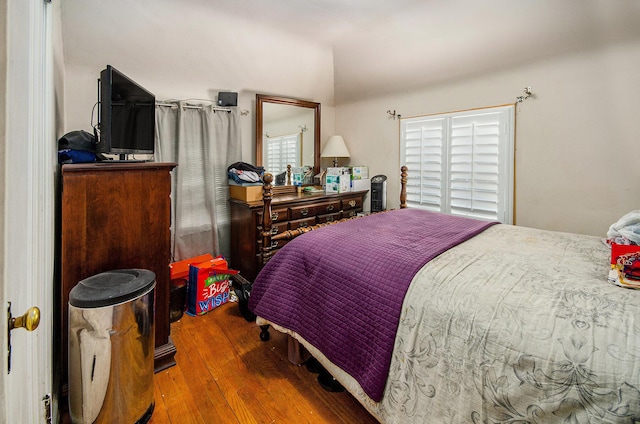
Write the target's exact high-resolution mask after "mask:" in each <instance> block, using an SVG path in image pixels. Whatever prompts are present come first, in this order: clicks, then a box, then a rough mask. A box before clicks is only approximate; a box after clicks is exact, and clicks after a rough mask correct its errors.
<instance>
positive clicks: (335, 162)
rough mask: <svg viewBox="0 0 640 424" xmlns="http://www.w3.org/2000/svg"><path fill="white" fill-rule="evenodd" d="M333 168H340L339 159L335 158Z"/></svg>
mask: <svg viewBox="0 0 640 424" xmlns="http://www.w3.org/2000/svg"><path fill="white" fill-rule="evenodd" d="M333 167H334V168H337V167H338V158H333Z"/></svg>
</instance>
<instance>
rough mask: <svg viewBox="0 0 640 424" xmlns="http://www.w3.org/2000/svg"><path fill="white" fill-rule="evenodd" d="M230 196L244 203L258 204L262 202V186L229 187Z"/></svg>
mask: <svg viewBox="0 0 640 424" xmlns="http://www.w3.org/2000/svg"><path fill="white" fill-rule="evenodd" d="M229 196H231V198H232V199H238V200H242V201H244V202H258V201H260V200H262V185H250V186H246V185H229Z"/></svg>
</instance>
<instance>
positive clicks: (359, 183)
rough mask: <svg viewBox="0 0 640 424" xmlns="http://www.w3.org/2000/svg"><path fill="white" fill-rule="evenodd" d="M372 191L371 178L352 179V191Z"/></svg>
mask: <svg viewBox="0 0 640 424" xmlns="http://www.w3.org/2000/svg"><path fill="white" fill-rule="evenodd" d="M362 190H369V191H371V180H370V179H369V178H362V179H359V180H351V191H362Z"/></svg>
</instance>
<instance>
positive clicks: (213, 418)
mask: <svg viewBox="0 0 640 424" xmlns="http://www.w3.org/2000/svg"><path fill="white" fill-rule="evenodd" d="M259 333H260V331H259V328H258V326H257V325H256V324H255V323H250V322H247V321H246V320H245V319H244V318H242V316H241V315H240V312H239V310H238V306H237V304H235V303H228V304H225V305H222V306H221V307H219V308H217V309H214V310H213V311H211V312H209V313H208V314H206V315H202V316H198V317H190V316H187V315H186V314H185V315H184V316H183V317H182V318H181V319H180V320H179V321H176V322H174V323H172V324H171V337H172V339H173V342H174V343H175V345H176V348H177V350H178V352H177V354H176V361H177V365H176V366H174V367H172V368H169V369H167V370H165V371H161V372H159V373H156V374H155V378H154V386H155V387H154V392H155V402H156V404H155V411H154V413H153V416H152V418H151V421H150V423H152V424H167V423H171V424H177V423H180V424H187V423H206V424H210V423H216V424H217V423H241V424H244V423H257V424H263V423H284V424H288V423H295V424H299V423H331V424H335V423H345V424H350V423H358V424H360V423H376V422H377V421H376V420H375V419H374V418H373V417H372V416H371V415H370V414H369V413H368V412H367V411H366V410H365V409H364V408H363V407H362V406H361V405H360V403H358V401H356V400H355V399H354V398H353V397H352V396H351V395H350V394H348V393H347V392H341V393H332V392H328V391H325V390H324V389H322V388H321V387H320V385H319V384H318V383H317V380H316V378H317V374H312V373H310V372H309V371H307V369H306V368H305V367H298V366H295V365H292V364H291V363H289V361H288V360H287V339H286V337H285V336H284V335H283V334H281V333H278V332H277V331H274V330H271V340H269V341H268V342H262V341H260V339H259V336H258V335H259Z"/></svg>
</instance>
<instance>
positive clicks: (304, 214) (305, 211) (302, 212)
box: [300, 208, 309, 216]
mask: <svg viewBox="0 0 640 424" xmlns="http://www.w3.org/2000/svg"><path fill="white" fill-rule="evenodd" d="M300 215H302V216H307V215H309V209H307V208H304V209H300Z"/></svg>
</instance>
